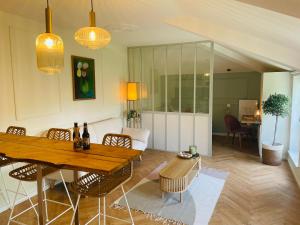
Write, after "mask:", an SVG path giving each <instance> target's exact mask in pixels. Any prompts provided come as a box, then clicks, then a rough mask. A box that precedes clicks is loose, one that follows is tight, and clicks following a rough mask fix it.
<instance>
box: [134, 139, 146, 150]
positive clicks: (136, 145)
mask: <svg viewBox="0 0 300 225" xmlns="http://www.w3.org/2000/svg"><path fill="white" fill-rule="evenodd" d="M146 148H147V144H146V143H144V142H141V141H138V140H134V139H133V140H132V149H135V150H141V151H145V150H146Z"/></svg>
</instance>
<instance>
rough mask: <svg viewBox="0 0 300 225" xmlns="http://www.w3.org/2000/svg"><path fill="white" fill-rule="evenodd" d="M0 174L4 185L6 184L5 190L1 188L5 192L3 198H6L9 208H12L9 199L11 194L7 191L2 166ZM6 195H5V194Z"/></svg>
mask: <svg viewBox="0 0 300 225" xmlns="http://www.w3.org/2000/svg"><path fill="white" fill-rule="evenodd" d="M0 176H1V179H2V183H3V186H4V191H3V190H0V191H1V192H2V194H3V198H4V200H5V201H6V202H7V204H8V205H9V208H10V209H11V202H10V200H9V195H8V191H7V187H6V182H5V180H4V177H3V174H2V171H1V168H0ZM4 192H5V194H6V196H5V194H4Z"/></svg>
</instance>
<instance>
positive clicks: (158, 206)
mask: <svg viewBox="0 0 300 225" xmlns="http://www.w3.org/2000/svg"><path fill="white" fill-rule="evenodd" d="M166 164H167V163H166V162H164V163H162V164H161V165H159V166H158V167H157V168H156V169H154V170H153V171H152V172H151V173H150V174H149V175H148V176H147V177H146V178H144V179H142V180H141V181H140V182H139V183H138V184H137V185H135V186H134V187H133V188H132V189H131V190H130V191H128V192H127V198H128V202H129V206H130V208H131V209H132V210H135V211H139V212H142V213H144V214H145V215H147V217H149V218H151V219H153V220H155V221H161V222H163V223H164V224H187V225H206V224H208V223H209V221H210V218H211V216H212V214H213V211H214V209H215V206H216V204H217V202H218V199H219V197H220V195H221V192H222V190H223V186H224V184H225V181H226V179H227V176H228V175H229V173H228V172H224V171H220V170H216V169H212V168H202V169H201V172H200V174H199V176H198V177H195V179H194V180H193V182H192V184H191V186H190V187H189V189H188V191H186V192H185V193H184V194H183V200H184V201H183V203H180V202H179V194H177V193H168V194H165V198H164V199H162V198H161V192H160V189H159V171H160V170H161V169H162V168H163V167H165V166H166ZM112 207H113V208H119V209H124V208H125V207H126V204H125V200H124V197H121V198H120V199H118V200H117V201H115V202H114V204H113V206H112Z"/></svg>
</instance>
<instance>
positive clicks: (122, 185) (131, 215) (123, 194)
mask: <svg viewBox="0 0 300 225" xmlns="http://www.w3.org/2000/svg"><path fill="white" fill-rule="evenodd" d="M121 188H122V192H123V196H124V199H125V202H126V206H127V209H128V213H129V216H130V220H131V224H132V225H134V222H133V218H132V215H131V211H130V208H129V204H128V200H127V197H126V194H125V191H124V187H123V185H121Z"/></svg>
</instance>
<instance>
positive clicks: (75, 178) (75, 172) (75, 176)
mask: <svg viewBox="0 0 300 225" xmlns="http://www.w3.org/2000/svg"><path fill="white" fill-rule="evenodd" d="M73 177H74V181H75V180H77V179H78V171H77V170H74V175H73ZM77 198H78V195H77V194H76V193H74V198H73V202H74V203H73V204H74V206H75V204H76V201H77ZM74 221H75V225H79V205H78V207H77V209H76V212H75V220H74Z"/></svg>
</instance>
